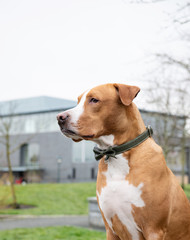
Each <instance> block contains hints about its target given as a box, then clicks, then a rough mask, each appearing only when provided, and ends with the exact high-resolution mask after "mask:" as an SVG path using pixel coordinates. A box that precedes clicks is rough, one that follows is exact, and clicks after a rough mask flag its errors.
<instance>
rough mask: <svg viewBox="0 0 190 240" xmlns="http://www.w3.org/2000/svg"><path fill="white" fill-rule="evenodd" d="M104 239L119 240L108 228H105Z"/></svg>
mask: <svg viewBox="0 0 190 240" xmlns="http://www.w3.org/2000/svg"><path fill="white" fill-rule="evenodd" d="M106 239H107V240H120V238H119V237H118V236H117V235H115V234H114V233H113V232H112V230H111V229H110V228H106Z"/></svg>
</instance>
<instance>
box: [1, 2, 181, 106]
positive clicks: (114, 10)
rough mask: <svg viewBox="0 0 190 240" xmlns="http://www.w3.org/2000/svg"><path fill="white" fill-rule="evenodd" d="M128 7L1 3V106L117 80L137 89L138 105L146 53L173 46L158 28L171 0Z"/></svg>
mask: <svg viewBox="0 0 190 240" xmlns="http://www.w3.org/2000/svg"><path fill="white" fill-rule="evenodd" d="M131 2H132V1H128V0H32V1H29V0H1V1H0V33H1V37H0V82H1V91H0V101H4V100H11V99H16V98H26V97H34V96H40V95H47V96H53V97H61V98H66V99H72V100H76V99H77V96H78V95H80V94H81V93H82V92H84V91H85V90H87V89H90V88H92V87H94V86H96V85H99V84H104V83H112V82H118V83H126V84H129V85H137V86H139V87H140V88H141V89H142V93H141V98H140V100H139V102H140V103H142V104H144V102H143V99H144V96H145V94H146V93H145V92H144V91H143V89H144V87H145V86H146V84H147V83H145V82H144V79H145V78H146V76H147V74H148V73H150V72H151V71H152V69H153V68H152V62H151V61H152V60H151V59H152V55H153V54H154V53H157V52H158V51H163V50H164V49H167V50H168V51H170V52H173V51H174V50H175V48H176V45H173V42H172V43H171V42H170V38H169V37H168V31H166V27H165V26H166V25H167V18H168V12H170V11H171V10H173V9H175V8H176V5H177V2H178V1H175V0H170V1H169V0H168V1H161V2H158V3H153V4H142V3H138V4H134V3H131ZM179 48H180V51H179V50H178V52H180V53H181V52H182V53H183V50H182V49H181V47H179ZM144 108H146V107H144Z"/></svg>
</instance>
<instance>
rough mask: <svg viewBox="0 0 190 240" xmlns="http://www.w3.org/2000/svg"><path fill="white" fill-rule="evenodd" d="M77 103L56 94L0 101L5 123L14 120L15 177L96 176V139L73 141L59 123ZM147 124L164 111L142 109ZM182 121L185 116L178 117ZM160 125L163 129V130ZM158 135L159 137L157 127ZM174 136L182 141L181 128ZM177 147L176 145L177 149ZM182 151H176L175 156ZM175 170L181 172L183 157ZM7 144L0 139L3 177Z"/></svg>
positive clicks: (189, 160)
mask: <svg viewBox="0 0 190 240" xmlns="http://www.w3.org/2000/svg"><path fill="white" fill-rule="evenodd" d="M74 106H76V102H74V101H71V100H65V99H60V98H53V97H46V96H41V97H34V98H27V99H18V100H14V101H6V102H0V140H3V137H2V134H3V133H2V131H1V129H2V128H1V124H2V121H3V122H4V123H6V122H8V123H10V126H11V127H10V141H11V150H12V151H13V153H12V154H11V162H12V167H13V173H14V176H15V179H16V180H18V179H21V178H23V179H25V180H26V181H28V182H68V181H69V182H70V181H90V180H94V179H96V176H97V169H98V162H96V161H95V159H94V155H93V151H92V149H93V147H94V145H95V144H94V143H93V142H88V141H81V142H79V143H75V142H73V141H72V140H71V139H68V138H66V137H64V136H63V134H62V133H61V132H60V129H59V126H58V124H57V120H56V115H57V113H59V112H61V111H64V110H67V109H69V108H72V107H74ZM141 114H142V116H143V119H144V121H145V124H149V125H152V127H153V128H155V129H158V127H156V124H157V120H156V119H160V120H162V118H163V116H164V115H163V114H161V113H154V112H147V111H144V110H141ZM177 121H178V124H179V125H180V124H183V122H184V118H183V117H177ZM160 128H161V127H159V131H160ZM155 129H154V131H155V137H156V134H157V132H156V130H155ZM176 134H177V135H175V136H173V138H175V139H179V141H180V138H181V136H180V131H179V133H177V132H176ZM175 149H176V148H175ZM177 153H178V150H175V151H174V150H173V154H174V157H176V156H177ZM177 158H178V160H176V161H175V164H173V165H171V166H170V167H173V169H172V170H173V171H176V172H177V171H178V172H179V171H180V162H179V156H177ZM186 159H187V165H186V172H189V165H190V154H189V148H187V153H186ZM7 172H8V167H7V162H6V155H5V146H4V145H3V144H2V141H0V176H1V177H3V176H5V175H6V174H7Z"/></svg>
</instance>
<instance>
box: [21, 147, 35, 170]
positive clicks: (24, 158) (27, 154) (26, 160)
mask: <svg viewBox="0 0 190 240" xmlns="http://www.w3.org/2000/svg"><path fill="white" fill-rule="evenodd" d="M38 165H39V145H38V144H36V143H31V144H23V145H22V146H21V148H20V166H38Z"/></svg>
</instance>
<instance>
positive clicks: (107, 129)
mask: <svg viewBox="0 0 190 240" xmlns="http://www.w3.org/2000/svg"><path fill="white" fill-rule="evenodd" d="M139 91H140V89H139V88H138V87H135V86H128V85H124V84H105V85H101V86H98V87H95V88H93V89H91V90H89V91H86V92H85V93H83V94H82V95H81V96H80V97H79V98H78V105H77V106H76V107H75V108H73V109H70V110H68V111H65V112H63V113H60V114H59V115H58V116H57V119H58V123H59V125H60V128H61V131H62V132H63V133H64V134H65V135H66V136H67V137H70V138H72V139H73V140H74V141H81V140H91V141H94V142H96V143H97V144H98V146H99V148H102V149H105V148H107V147H109V146H113V145H120V144H123V143H125V142H128V141H130V140H132V139H134V138H136V137H137V136H139V135H140V134H141V133H143V132H144V131H145V130H146V128H145V125H144V122H143V120H142V118H141V115H140V113H139V111H138V109H137V107H136V106H135V104H134V103H133V102H132V101H133V99H134V98H135V97H136V95H137V94H138V92H139ZM97 200H98V204H99V208H100V211H101V213H102V217H103V219H104V222H105V227H106V232H107V239H108V240H190V204H189V201H188V199H187V198H186V196H185V194H184V192H183V190H182V189H181V187H180V185H179V184H178V182H177V180H176V178H175V176H174V175H173V174H172V172H171V171H170V170H169V169H168V167H167V166H166V162H165V159H164V156H163V152H162V149H161V148H160V147H159V146H158V145H157V144H156V143H155V142H154V140H153V139H152V138H148V139H147V140H146V141H144V142H143V143H141V144H140V145H138V146H137V147H134V148H132V149H131V150H129V151H127V152H124V153H123V154H119V155H117V156H116V158H113V157H110V158H109V159H108V160H107V161H105V157H104V158H102V159H101V160H100V162H99V171H98V177H97Z"/></svg>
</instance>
